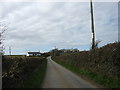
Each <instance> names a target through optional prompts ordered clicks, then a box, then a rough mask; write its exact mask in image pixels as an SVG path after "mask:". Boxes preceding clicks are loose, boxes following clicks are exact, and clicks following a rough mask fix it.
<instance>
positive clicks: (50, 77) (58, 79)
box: [42, 56, 97, 88]
mask: <svg viewBox="0 0 120 90" xmlns="http://www.w3.org/2000/svg"><path fill="white" fill-rule="evenodd" d="M47 59H48V64H47V70H46V76H45V79H44V81H43V85H42V88H97V87H96V86H94V85H92V84H90V83H89V82H87V81H85V80H84V79H82V78H80V77H79V76H77V75H76V74H74V73H73V72H71V71H69V70H67V69H66V68H64V67H62V66H61V65H59V64H57V63H56V62H54V61H53V60H52V59H51V56H50V57H48V58H47Z"/></svg>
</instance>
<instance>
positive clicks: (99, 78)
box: [55, 60, 120, 88]
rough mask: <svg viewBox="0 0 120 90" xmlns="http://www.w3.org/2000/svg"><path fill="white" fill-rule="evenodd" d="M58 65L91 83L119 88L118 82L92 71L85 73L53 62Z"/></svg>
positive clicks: (73, 67) (70, 66)
mask: <svg viewBox="0 0 120 90" xmlns="http://www.w3.org/2000/svg"><path fill="white" fill-rule="evenodd" d="M55 61H56V62H57V63H58V64H61V65H62V66H64V67H66V68H67V69H69V70H71V71H72V72H75V73H76V74H78V75H82V76H85V77H87V78H89V79H91V80H93V81H95V82H96V83H98V84H100V85H102V86H104V87H107V88H120V85H118V83H119V80H117V79H114V78H111V77H108V76H105V75H102V74H98V73H95V72H92V71H86V70H80V69H78V68H77V67H75V66H72V65H68V64H65V63H63V62H60V61H57V60H55Z"/></svg>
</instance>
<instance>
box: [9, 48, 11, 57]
mask: <svg viewBox="0 0 120 90" xmlns="http://www.w3.org/2000/svg"><path fill="white" fill-rule="evenodd" d="M9 55H11V47H9Z"/></svg>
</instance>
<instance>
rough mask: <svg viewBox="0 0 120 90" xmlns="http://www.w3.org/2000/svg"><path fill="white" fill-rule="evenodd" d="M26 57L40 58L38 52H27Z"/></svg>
mask: <svg viewBox="0 0 120 90" xmlns="http://www.w3.org/2000/svg"><path fill="white" fill-rule="evenodd" d="M26 56H41V53H40V52H27V54H26Z"/></svg>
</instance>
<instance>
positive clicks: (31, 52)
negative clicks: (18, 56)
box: [28, 52, 41, 54]
mask: <svg viewBox="0 0 120 90" xmlns="http://www.w3.org/2000/svg"><path fill="white" fill-rule="evenodd" d="M28 54H41V53H40V52H28Z"/></svg>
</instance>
